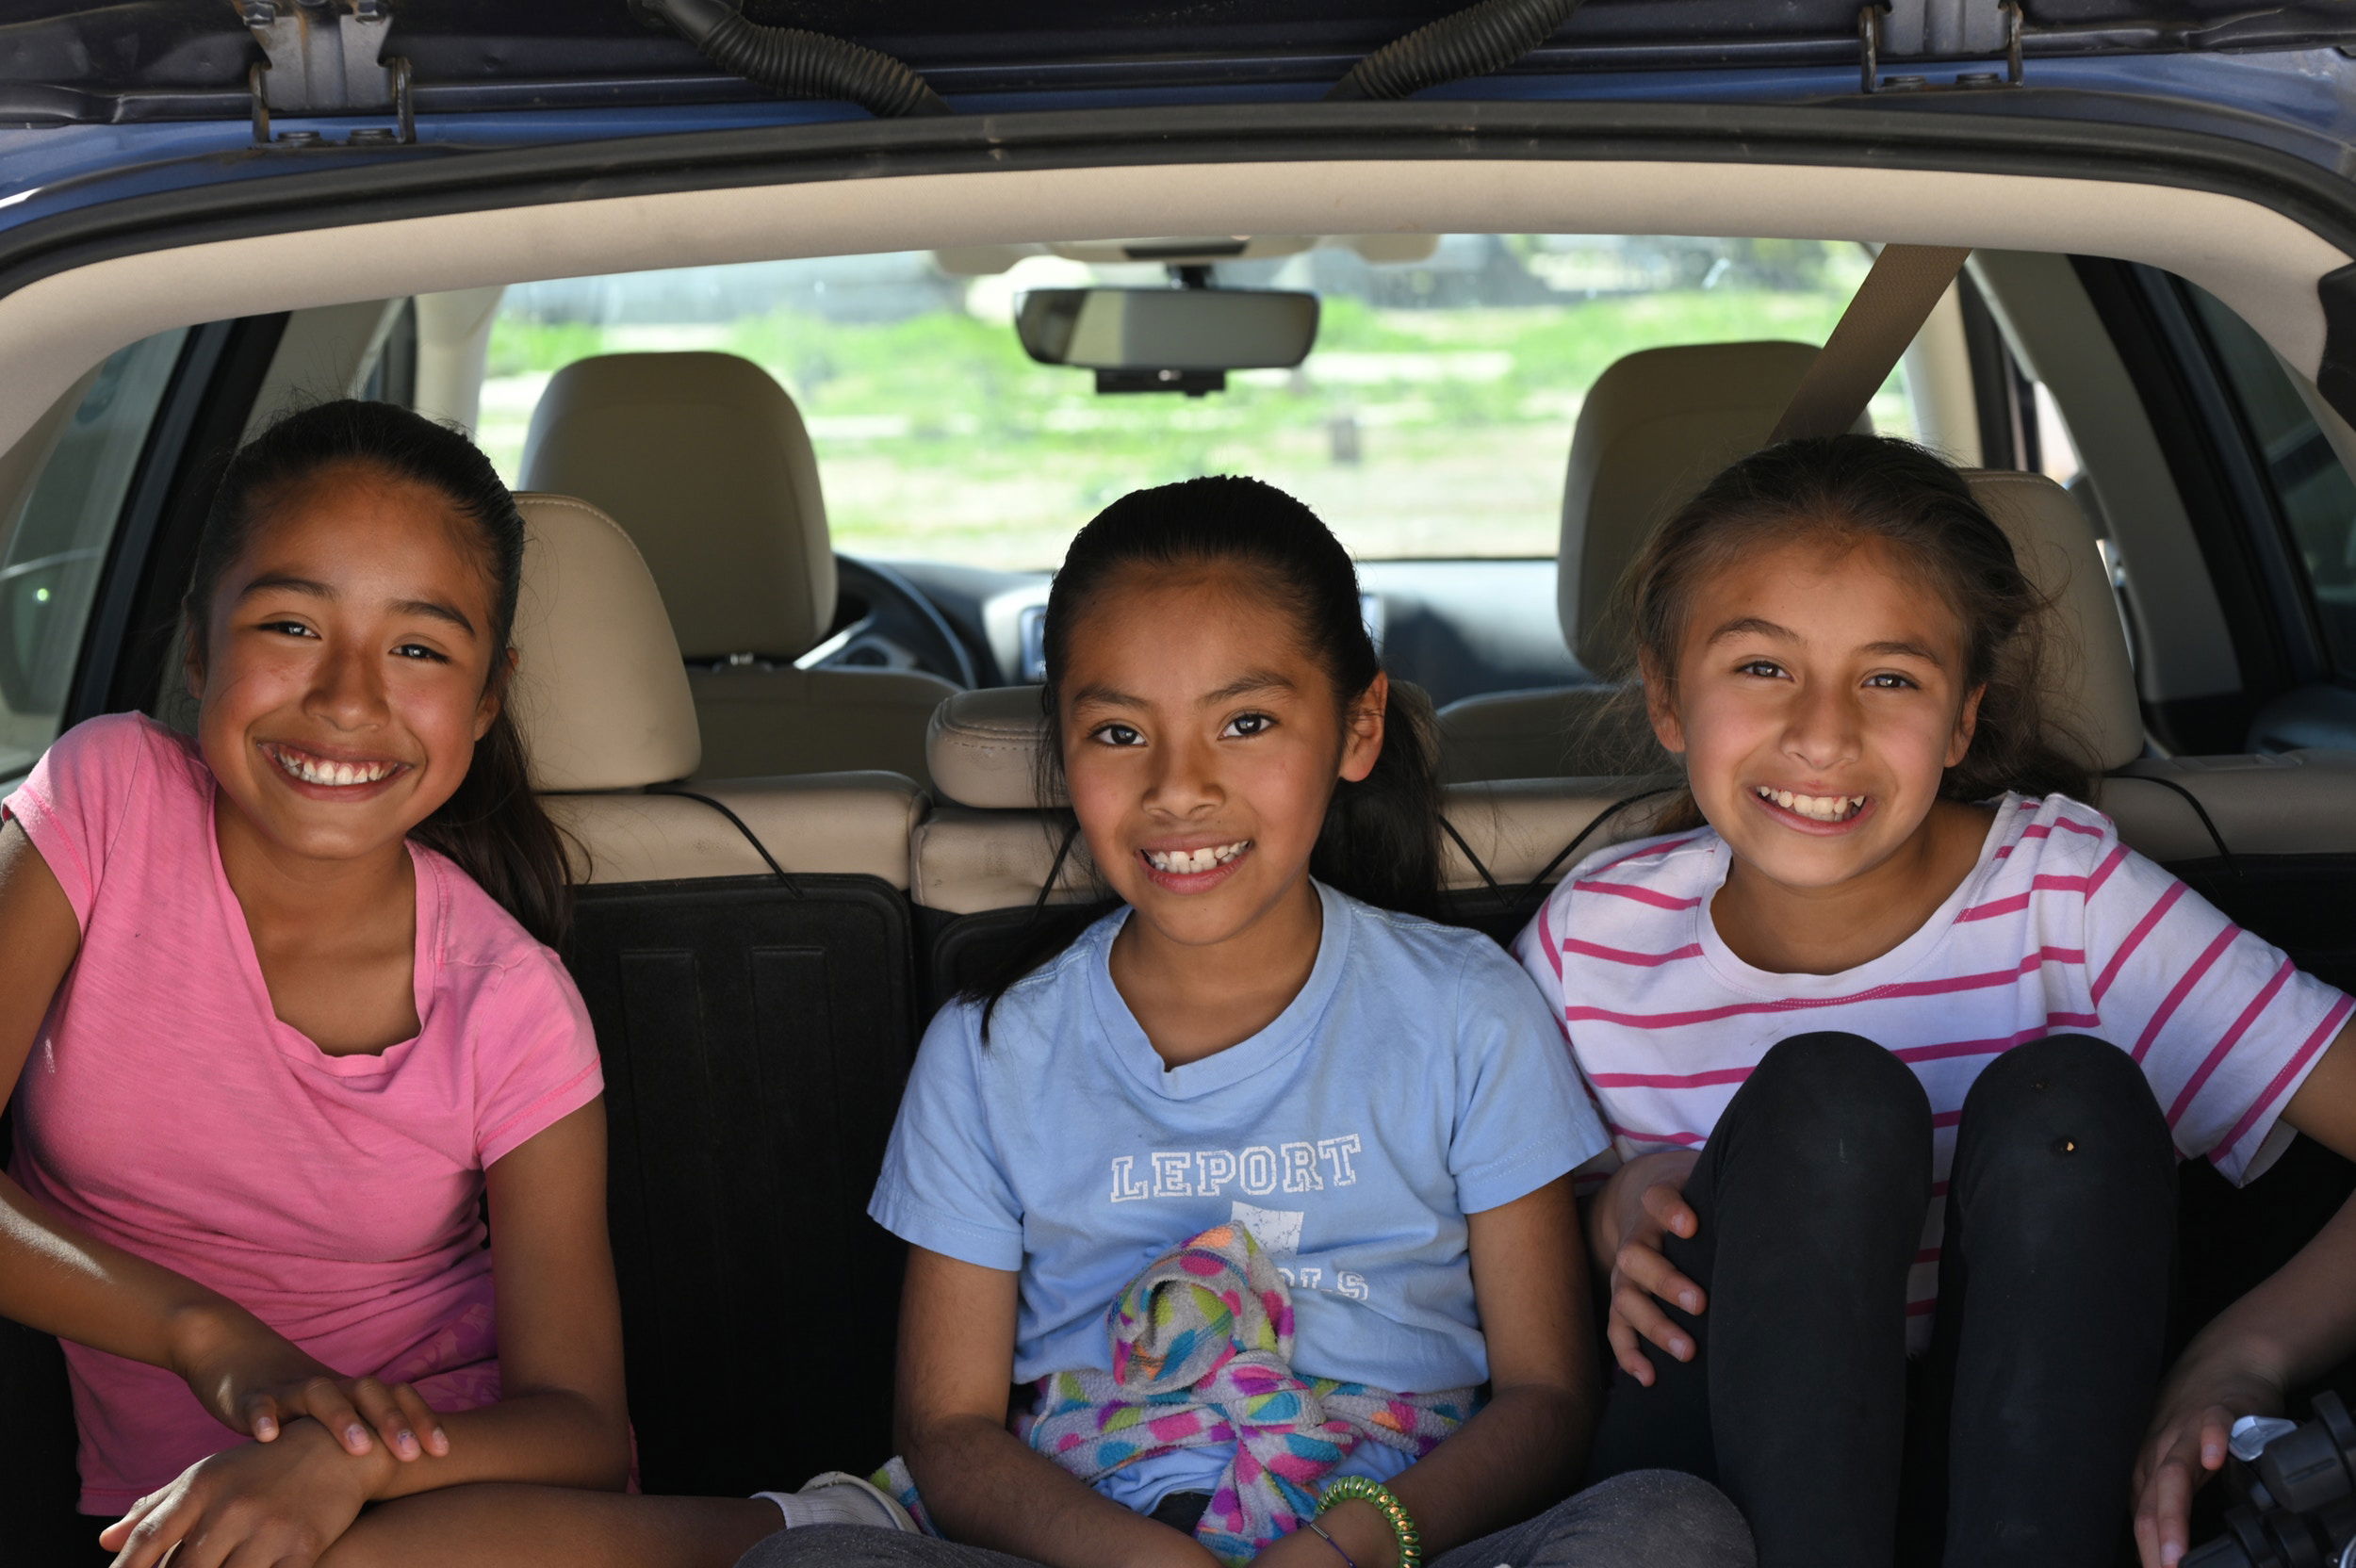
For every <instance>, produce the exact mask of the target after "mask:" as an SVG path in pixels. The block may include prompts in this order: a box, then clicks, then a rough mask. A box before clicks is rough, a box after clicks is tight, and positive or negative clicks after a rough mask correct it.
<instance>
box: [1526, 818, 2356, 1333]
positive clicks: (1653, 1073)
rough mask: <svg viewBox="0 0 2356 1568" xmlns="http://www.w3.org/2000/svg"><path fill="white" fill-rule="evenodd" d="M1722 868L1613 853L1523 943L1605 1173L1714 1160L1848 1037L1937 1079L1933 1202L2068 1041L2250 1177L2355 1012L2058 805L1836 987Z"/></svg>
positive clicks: (2000, 831)
mask: <svg viewBox="0 0 2356 1568" xmlns="http://www.w3.org/2000/svg"><path fill="white" fill-rule="evenodd" d="M1726 863H1727V851H1726V841H1725V840H1724V839H1722V838H1720V837H1719V836H1718V834H1717V832H1716V831H1715V830H1714V829H1711V828H1708V827H1704V828H1699V829H1696V830H1694V831H1692V832H1688V833H1681V834H1673V835H1669V836H1667V837H1664V838H1658V839H1649V840H1644V841H1640V842H1636V843H1627V844H1617V845H1614V846H1612V848H1610V849H1606V850H1603V851H1601V852H1599V853H1598V854H1595V855H1593V856H1590V857H1589V858H1587V859H1586V860H1584V861H1582V862H1581V863H1580V864H1579V867H1578V868H1577V869H1576V870H1574V871H1573V872H1571V874H1569V875H1567V876H1565V877H1564V878H1563V879H1562V884H1561V885H1560V886H1559V887H1557V888H1556V889H1555V890H1554V892H1553V894H1552V895H1551V896H1550V897H1548V899H1547V900H1546V907H1545V908H1543V909H1542V910H1540V911H1539V914H1538V918H1537V919H1536V920H1534V921H1532V922H1531V923H1530V925H1529V926H1528V927H1526V928H1525V929H1524V930H1523V932H1522V934H1521V936H1520V938H1519V939H1517V940H1516V941H1515V943H1514V952H1515V953H1516V955H1517V956H1519V957H1520V958H1521V960H1522V963H1523V965H1524V967H1525V968H1527V969H1528V970H1529V971H1530V973H1531V974H1532V975H1534V976H1535V977H1536V978H1537V981H1538V985H1539V988H1541V989H1542V990H1543V991H1544V992H1545V993H1546V998H1547V1000H1548V1001H1549V1002H1551V1003H1552V1004H1553V1005H1554V1008H1555V1017H1556V1020H1557V1021H1558V1022H1560V1023H1561V1024H1562V1027H1563V1031H1564V1034H1565V1036H1566V1037H1568V1039H1569V1041H1570V1046H1571V1054H1572V1056H1573V1057H1574V1059H1575V1060H1577V1062H1578V1063H1579V1071H1580V1074H1581V1075H1582V1076H1583V1077H1584V1078H1585V1080H1586V1083H1587V1086H1588V1091H1589V1093H1590V1094H1592V1095H1593V1096H1594V1098H1595V1103H1596V1106H1597V1108H1598V1109H1599V1111H1600V1112H1601V1114H1602V1117H1603V1120H1604V1123H1605V1125H1606V1127H1607V1128H1608V1129H1609V1130H1610V1131H1611V1134H1612V1150H1611V1152H1608V1153H1606V1154H1603V1155H1599V1156H1598V1157H1597V1159H1596V1160H1595V1162H1591V1164H1590V1166H1589V1167H1588V1173H1589V1174H1591V1175H1592V1174H1594V1173H1596V1172H1601V1171H1608V1170H1611V1169H1614V1168H1617V1167H1618V1166H1619V1164H1620V1163H1621V1162H1622V1161H1624V1160H1628V1159H1632V1158H1634V1157H1635V1156H1636V1155H1638V1154H1643V1153H1649V1152H1653V1151H1655V1150H1661V1149H1673V1148H1697V1147H1699V1146H1700V1145H1701V1143H1702V1142H1703V1140H1704V1139H1706V1138H1707V1137H1708V1136H1709V1135H1710V1129H1711V1128H1712V1127H1714V1126H1716V1125H1717V1121H1718V1118H1719V1116H1720V1114H1721V1113H1723V1112H1724V1111H1725V1109H1726V1103H1727V1102H1728V1101H1730V1100H1732V1099H1733V1098H1734V1092H1735V1090H1736V1089H1737V1088H1738V1087H1740V1086H1741V1085H1742V1081H1743V1079H1745V1078H1747V1077H1748V1076H1749V1075H1750V1072H1751V1070H1752V1068H1754V1067H1755V1066H1757V1065H1758V1063H1759V1058H1760V1057H1762V1056H1764V1055H1765V1054H1767V1051H1768V1049H1769V1048H1770V1047H1772V1046H1774V1045H1775V1043H1776V1042H1777V1041H1778V1040H1782V1039H1786V1038H1788V1037H1792V1036H1793V1035H1800V1034H1808V1033H1811V1032H1814V1031H1818V1030H1834V1029H1837V1030H1842V1031H1845V1032H1847V1033H1850V1034H1855V1035H1861V1036H1863V1037H1865V1038H1867V1039H1870V1040H1874V1041H1878V1042H1879V1043H1880V1044H1882V1045H1884V1046H1887V1047H1889V1048H1890V1050H1891V1051H1893V1052H1895V1053H1896V1054H1897V1055H1898V1056H1899V1057H1900V1058H1901V1059H1902V1060H1904V1061H1905V1062H1906V1064H1907V1065H1908V1066H1909V1067H1911V1068H1913V1070H1914V1072H1915V1076H1916V1077H1918V1078H1920V1079H1921V1080H1922V1087H1923V1088H1924V1090H1925V1091H1927V1093H1928V1094H1929V1096H1930V1102H1931V1112H1932V1117H1933V1119H1932V1127H1933V1129H1934V1132H1933V1140H1934V1141H1933V1146H1932V1147H1933V1161H1934V1169H1933V1172H1932V1176H1933V1180H1934V1182H1935V1183H1936V1185H1935V1186H1934V1187H1933V1188H1932V1191H1933V1193H1934V1194H1935V1195H1943V1194H1944V1193H1945V1192H1946V1190H1947V1171H1948V1166H1949V1162H1950V1161H1951V1159H1952V1158H1953V1157H1954V1153H1955V1123H1956V1122H1957V1121H1958V1120H1959V1119H1960V1118H1961V1116H1962V1112H1963V1100H1964V1095H1965V1094H1966V1093H1967V1092H1968V1091H1969V1090H1970V1088H1971V1086H1972V1080H1973V1079H1974V1078H1976V1077H1977V1076H1978V1075H1979V1072H1980V1070H1981V1069H1982V1068H1984V1067H1986V1066H1987V1065H1988V1062H1989V1060H1990V1059H1991V1058H1993V1057H1994V1056H1996V1055H1997V1054H2000V1053H2002V1052H2004V1051H2006V1050H2009V1049H2010V1048H2012V1047H2013V1046H2016V1045H2019V1044H2021V1043H2022V1042H2023V1041H2026V1040H2033V1039H2037V1038H2040V1037H2043V1036H2046V1035H2049V1034H2068V1033H2080V1034H2088V1035H2093V1036H2095V1037H2099V1038H2102V1039H2105V1040H2108V1041H2110V1042H2111V1043H2112V1044H2114V1045H2117V1046H2118V1047H2119V1048H2120V1049H2121V1050H2124V1051H2127V1052H2130V1053H2132V1054H2133V1055H2134V1056H2135V1060H2136V1061H2138V1062H2140V1063H2142V1065H2143V1070H2144V1073H2145V1075H2146V1076H2147V1077H2148V1078H2149V1079H2150V1081H2151V1089H2152V1093H2153V1094H2154V1096H2156V1097H2157V1099H2158V1101H2159V1104H2160V1108H2161V1110H2162V1111H2164V1112H2165V1113H2166V1114H2167V1117H2168V1126H2169V1128H2170V1129H2171V1130H2172V1132H2173V1134H2174V1135H2175V1140H2176V1147H2177V1149H2178V1150H2179V1151H2180V1152H2182V1153H2183V1154H2184V1155H2185V1156H2186V1157H2188V1158H2189V1157H2192V1156H2195V1155H2203V1156H2206V1157H2207V1158H2208V1159H2209V1160H2210V1161H2211V1162H2212V1163H2213V1164H2215V1165H2216V1166H2217V1168H2218V1169H2219V1170H2220V1171H2222V1172H2223V1173H2224V1174H2225V1175H2226V1176H2227V1177H2229V1178H2230V1179H2232V1180H2233V1181H2234V1182H2235V1183H2241V1182H2247V1181H2248V1180H2250V1178H2251V1177H2253V1176H2255V1175H2257V1174H2259V1173H2260V1172H2261V1171H2263V1170H2264V1169H2265V1168H2266V1167H2267V1166H2268V1165H2270V1164H2272V1163H2273V1161H2274V1159H2275V1157H2276V1156H2277V1155H2278V1154H2280V1153H2281V1152H2282V1147H2283V1146H2284V1145H2285V1144H2287V1143H2288V1142H2289V1141H2290V1137H2291V1129H2290V1128H2289V1126H2288V1125H2287V1124H2284V1123H2282V1122H2281V1121H2280V1120H2279V1118H2280V1117H2281V1115H2282V1106H2283V1104H2284V1103H2286V1102H2287V1101H2288V1100H2289V1099H2290V1097H2291V1095H2292V1094H2293V1093H2294V1092H2295V1091H2296V1090H2297V1089H2298V1087H2299V1085H2300V1084H2301V1083H2302V1082H2304V1081H2305V1078H2306V1076H2307V1074H2308V1072H2309V1071H2311V1070H2313V1069H2314V1067H2315V1063H2316V1062H2317V1061H2318V1060H2319V1059H2320V1058H2321V1056H2322V1054H2323V1049H2324V1047H2325V1046H2327V1045H2329V1044H2330V1043H2331V1039H2332V1037H2334V1036H2335V1035H2337V1034H2338V1032H2339V1030H2340V1027H2341V1025H2342V1024H2343V1023H2345V1022H2346V1021H2348V1015H2349V1013H2350V1011H2351V1009H2352V1008H2356V1003H2351V1001H2350V1000H2349V998H2348V997H2347V996H2344V995H2342V994H2341V993H2340V992H2339V991H2337V990H2335V989H2333V988H2331V987H2330V986H2327V985H2325V984H2324V983H2323V982H2322V981H2320V980H2317V979H2315V978H2314V977H2313V976H2311V975H2307V974H2302V973H2300V972H2299V971H2298V969H2296V968H2295V967H2294V966H2293V965H2292V963H2291V961H2290V960H2289V959H2288V958H2286V957H2284V956H2282V953H2281V952H2279V951H2278V950H2277V949H2275V948H2274V947H2272V946H2270V945H2268V944H2267V943H2266V942H2265V941H2263V940H2261V939H2258V938H2257V937H2254V936H2252V935H2250V933H2249V932H2247V931H2244V930H2242V929H2241V928H2240V927H2239V926H2236V925H2234V924H2233V923H2232V922H2231V921H2229V920H2227V919H2226V918H2225V917H2224V916H2223V915H2222V914H2220V913H2219V912H2218V911H2217V909H2216V908H2215V907H2212V906H2211V905H2209V904H2208V903H2207V901H2205V900H2203V899H2202V898H2201V897H2200V895H2198V894H2197V893H2194V892H2193V891H2191V890H2189V889H2187V888H2186V887H2185V886H2184V883H2182V882H2180V881H2178V880H2177V879H2176V878H2175V877H2173V876H2171V875H2169V874H2168V873H2167V872H2166V871H2163V870H2162V869H2161V868H2160V867H2158V866H2156V865H2154V864H2153V863H2152V862H2151V861H2150V860H2147V859H2145V858H2143V857H2142V856H2140V855H2137V854H2136V853H2135V852H2134V851H2133V850H2131V849H2129V848H2128V847H2127V846H2126V845H2124V844H2122V843H2120V842H2119V834H2118V830H2117V829H2116V828H2114V827H2113V826H2112V825H2111V821H2110V819H2109V818H2108V817H2105V816H2103V815H2102V813H2101V812H2099V811H2097V810H2095V809H2093V808H2091V807H2088V806H2085V805H2081V804H2080V803H2079V802H2077V801H2074V800H2070V799H2069V798H2068V797H2066V796H2062V795H2048V796H2046V797H2045V798H2043V799H2041V800H2037V799H2028V798H2024V797H2022V796H2020V795H2006V796H2005V797H2004V799H2003V800H2002V801H2000V802H1999V803H1997V808H1996V817H1995V821H1994V822H1993V823H1992V824H1991V825H1990V826H1989V828H1988V840H1987V841H1986V842H1985V843H1984V844H1983V845H1982V846H1981V849H1980V858H1979V862H1978V864H1977V865H1975V866H1974V867H1973V868H1972V873H1971V874H1970V875H1968V876H1966V877H1965V878H1964V879H1963V882H1962V885H1961V886H1959V887H1958V888H1956V890H1955V892H1954V893H1953V894H1952V895H1951V896H1950V897H1949V898H1948V899H1947V901H1946V903H1944V904H1942V905H1941V906H1940V907H1939V910H1938V911H1937V912H1936V913H1935V914H1933V915H1932V916H1931V918H1930V919H1929V920H1927V921H1925V922H1923V923H1922V928H1921V929H1920V930H1918V931H1916V932H1915V933H1914V934H1913V935H1912V936H1910V937H1908V938H1907V939H1906V940H1905V941H1903V942H1900V943H1899V944H1898V945H1897V946H1896V947H1895V948H1893V949H1891V950H1890V952H1888V953H1885V954H1883V955H1882V956H1880V957H1878V958H1875V959H1873V961H1872V962H1870V963H1865V964H1860V965H1858V966H1857V968H1855V969H1851V970H1845V971H1843V972H1841V973H1838V974H1776V973H1772V972H1768V971H1765V970H1760V969H1755V968H1753V967H1752V966H1750V965H1749V964H1746V963H1744V962H1743V961H1742V959H1740V958H1738V957H1736V956H1734V954H1733V952H1732V951H1731V950H1729V949H1728V948H1727V946H1726V943H1725V942H1724V941H1723V940H1722V939H1720V938H1719V936H1718V930H1717V926H1716V925H1715V923H1713V922H1712V921H1711V920H1710V898H1711V897H1712V895H1714V894H1715V893H1716V892H1717V890H1718V889H1719V888H1720V887H1721V886H1722V885H1723V884H1724V883H1725V881H1726ZM1942 1209H1943V1205H1942V1204H1940V1203H1939V1202H1936V1201H1934V1202H1933V1203H1932V1204H1931V1206H1930V1214H1929V1217H1928V1218H1927V1220H1926V1221H1925V1224H1924V1227H1923V1233H1922V1250H1921V1251H1920V1252H1919V1253H1918V1254H1917V1256H1916V1259H1915V1266H1914V1271H1913V1273H1912V1275H1911V1276H1910V1278H1909V1280H1908V1282H1907V1287H1908V1288H1907V1303H1908V1304H1907V1308H1906V1311H1907V1314H1908V1315H1909V1323H1908V1339H1909V1344H1910V1345H1911V1347H1912V1348H1914V1349H1917V1350H1920V1349H1922V1348H1924V1347H1925V1346H1927V1345H1928V1343H1929V1333H1930V1313H1931V1311H1932V1308H1933V1305H1934V1303H1935V1300H1936V1298H1937V1296H1938V1291H1939V1269H1938V1262H1939V1234H1940V1229H1941V1223H1942V1220H1943V1214H1942V1212H1941V1211H1942Z"/></svg>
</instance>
